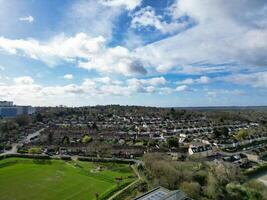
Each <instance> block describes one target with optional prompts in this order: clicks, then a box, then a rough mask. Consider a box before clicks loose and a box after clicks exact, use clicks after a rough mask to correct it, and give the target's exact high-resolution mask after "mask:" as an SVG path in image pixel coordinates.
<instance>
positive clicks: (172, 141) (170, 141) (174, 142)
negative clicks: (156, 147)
mask: <svg viewBox="0 0 267 200" xmlns="http://www.w3.org/2000/svg"><path fill="white" fill-rule="evenodd" d="M167 143H168V146H169V147H179V141H178V139H177V138H176V137H170V138H168V139H167Z"/></svg>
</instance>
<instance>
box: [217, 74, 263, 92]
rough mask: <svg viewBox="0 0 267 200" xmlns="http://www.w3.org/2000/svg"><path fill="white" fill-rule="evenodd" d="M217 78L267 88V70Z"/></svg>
mask: <svg viewBox="0 0 267 200" xmlns="http://www.w3.org/2000/svg"><path fill="white" fill-rule="evenodd" d="M219 80H223V81H227V82H231V83H235V84H240V85H250V86H252V87H255V88H257V87H262V88H267V72H257V73H251V74H235V75H230V76H226V77H223V78H219Z"/></svg>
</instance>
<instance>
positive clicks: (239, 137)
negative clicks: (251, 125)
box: [235, 129, 249, 141]
mask: <svg viewBox="0 0 267 200" xmlns="http://www.w3.org/2000/svg"><path fill="white" fill-rule="evenodd" d="M248 136H249V132H248V130H246V129H240V130H239V131H238V132H237V133H236V134H235V138H236V139H237V140H239V141H241V140H245V139H246V138H247V137H248Z"/></svg>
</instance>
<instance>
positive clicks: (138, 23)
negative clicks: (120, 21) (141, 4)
mask: <svg viewBox="0 0 267 200" xmlns="http://www.w3.org/2000/svg"><path fill="white" fill-rule="evenodd" d="M132 17H133V19H132V21H131V27H132V28H137V29H141V28H147V27H153V28H155V29H157V30H159V31H161V32H162V33H174V32H177V31H179V30H182V29H184V28H185V26H186V23H181V22H179V23H178V22H176V21H173V22H170V23H168V22H166V21H164V16H161V15H156V13H155V10H154V9H153V8H152V7H150V6H147V7H145V8H142V9H140V10H139V11H137V12H135V13H134V14H133V16H132Z"/></svg>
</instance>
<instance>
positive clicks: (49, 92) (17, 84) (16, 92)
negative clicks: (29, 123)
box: [0, 76, 174, 105]
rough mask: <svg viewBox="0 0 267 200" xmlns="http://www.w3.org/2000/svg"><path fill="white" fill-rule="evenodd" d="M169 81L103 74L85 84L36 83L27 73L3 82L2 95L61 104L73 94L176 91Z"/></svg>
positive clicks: (122, 94)
mask: <svg viewBox="0 0 267 200" xmlns="http://www.w3.org/2000/svg"><path fill="white" fill-rule="evenodd" d="M165 81H166V80H165V79H163V78H162V77H158V78H157V77H156V78H151V79H145V80H144V79H136V80H133V79H129V80H125V81H118V80H112V79H111V78H109V77H99V78H91V79H85V80H84V81H83V82H82V83H81V84H68V85H62V86H58V85H54V86H42V85H40V84H37V83H35V81H34V80H33V78H32V77H30V76H23V77H16V78H14V82H13V84H5V83H3V84H1V85H0V98H3V99H12V100H14V101H16V102H19V103H22V104H29V103H30V104H34V105H40V103H41V102H44V103H45V105H47V104H53V105H57V104H60V103H61V102H62V99H64V102H65V101H66V102H68V101H69V100H70V99H72V98H79V99H83V98H90V97H94V98H101V97H106V96H109V97H112V96H132V95H135V94H137V93H147V94H151V93H159V94H163V93H164V94H170V93H171V92H174V89H171V88H167V87H162V86H164V84H165ZM59 97H60V98H59ZM56 99H57V100H56Z"/></svg>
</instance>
